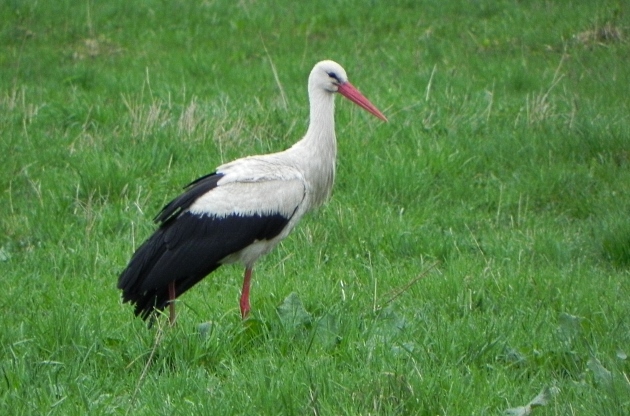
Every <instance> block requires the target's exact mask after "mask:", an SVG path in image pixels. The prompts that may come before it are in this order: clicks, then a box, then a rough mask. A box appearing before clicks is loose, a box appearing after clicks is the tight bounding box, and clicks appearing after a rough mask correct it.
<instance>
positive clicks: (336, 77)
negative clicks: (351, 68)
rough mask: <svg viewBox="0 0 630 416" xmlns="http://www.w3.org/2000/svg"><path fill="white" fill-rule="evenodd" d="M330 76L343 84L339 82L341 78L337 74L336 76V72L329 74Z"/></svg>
mask: <svg viewBox="0 0 630 416" xmlns="http://www.w3.org/2000/svg"><path fill="white" fill-rule="evenodd" d="M328 76H329V77H331V78H333V79H334V80H335V81H337V82H341V81H339V77H338V76H337V74H335V73H334V72H328Z"/></svg>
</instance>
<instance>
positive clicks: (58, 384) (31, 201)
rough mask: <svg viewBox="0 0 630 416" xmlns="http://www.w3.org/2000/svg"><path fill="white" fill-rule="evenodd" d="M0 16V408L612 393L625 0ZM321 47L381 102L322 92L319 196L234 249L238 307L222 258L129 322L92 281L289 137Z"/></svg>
mask: <svg viewBox="0 0 630 416" xmlns="http://www.w3.org/2000/svg"><path fill="white" fill-rule="evenodd" d="M285 3H286V4H285ZM0 16H1V19H0V41H1V43H2V48H0V68H1V69H0V70H1V74H2V76H1V77H0V136H1V137H0V154H1V155H2V156H1V161H2V163H0V191H1V198H2V199H1V201H2V204H0V227H1V228H0V229H1V231H2V232H1V234H0V275H1V276H2V290H1V291H0V305H1V306H2V310H3V311H4V313H3V317H4V318H3V319H4V321H3V323H2V326H0V370H1V374H0V413H2V414H11V415H44V414H46V415H86V414H95V415H98V414H123V415H124V414H129V415H136V414H137V415H156V414H158V415H166V414H173V415H175V414H178V415H179V414H212V415H214V414H226V415H231V414H250V415H255V414H268V415H272V414H273V415H285V414H286V415H308V414H311V415H341V414H346V415H403V414H404V415H427V416H428V415H497V414H505V412H506V411H507V412H508V414H512V415H527V414H529V413H528V412H529V411H530V410H532V411H533V414H534V415H627V414H629V413H630V381H629V374H630V359H628V357H627V354H628V353H630V215H629V213H630V98H629V97H630V94H629V91H630V89H629V85H630V64H629V62H630V4H628V3H627V2H626V1H622V0H602V1H586V0H573V1H571V0H558V1H508V0H501V1H490V0H479V1H455V0H450V1H437V0H435V1H428V0H427V1H409V0H407V1H403V0H400V1H379V0H371V1H365V2H362V1H358V0H341V1H337V2H324V1H315V2H302V3H300V4H298V3H296V2H289V1H276V2H263V1H253V0H245V1H241V2H230V1H222V0H218V1H203V2H202V1H184V0H174V1H157V0H146V1H142V2H127V1H123V0H111V1H108V2H96V1H89V0H87V1H83V2H76V1H69V0H59V1H55V2H52V1H18V0H13V1H8V0H7V1H2V2H0ZM327 58H328V59H334V60H336V61H338V62H339V63H341V64H342V65H343V66H344V67H345V68H346V70H347V72H348V74H349V76H350V79H351V80H352V82H353V84H355V85H356V86H357V87H358V88H359V89H360V90H361V91H362V92H363V93H364V94H365V95H366V96H367V97H369V98H370V100H371V101H372V102H373V103H374V104H375V105H376V106H378V107H379V108H380V109H381V110H383V112H384V113H385V114H386V115H387V116H388V117H389V120H390V122H389V123H381V122H380V121H379V120H376V119H375V118H373V117H371V116H370V115H369V114H367V113H365V112H363V111H361V110H360V109H359V108H357V107H356V106H353V105H352V104H350V103H349V102H347V101H345V100H343V99H342V98H341V97H338V98H337V138H338V141H339V160H338V176H337V183H336V187H335V191H334V194H333V197H332V199H331V201H330V202H329V203H328V204H327V205H326V206H325V207H324V208H322V209H320V210H318V211H317V212H315V213H314V214H311V215H309V216H308V217H306V218H305V219H304V220H303V221H302V223H301V224H300V225H299V226H298V227H297V229H296V230H295V231H294V233H293V234H292V235H291V236H290V237H289V238H287V240H285V241H284V243H283V244H282V245H281V246H279V247H278V248H277V249H276V250H275V251H274V252H273V253H272V254H270V255H269V256H267V257H266V258H264V259H263V260H262V261H260V262H259V263H258V264H257V269H256V272H255V282H254V286H253V292H252V308H253V314H252V317H251V319H249V320H247V321H245V322H242V321H241V319H240V314H239V311H238V296H239V291H240V284H241V278H242V270H241V269H240V268H239V267H225V268H222V269H221V270H219V271H217V272H216V273H214V274H213V275H212V276H211V277H210V278H207V279H206V280H204V281H203V282H202V283H201V284H199V285H198V286H197V287H195V288H194V289H193V290H191V291H190V292H188V293H187V294H186V295H184V296H183V297H182V298H181V300H180V301H179V306H178V307H179V318H178V325H177V326H176V327H174V328H168V327H165V325H164V321H160V322H161V324H160V325H158V327H157V328H153V329H147V328H146V326H145V324H144V323H143V322H142V321H141V320H139V319H137V318H135V317H134V316H133V313H132V307H131V306H130V305H128V304H122V302H121V299H120V293H119V291H118V290H117V289H116V281H117V278H118V275H119V273H120V272H121V271H122V269H123V268H124V267H125V265H126V263H127V261H128V260H129V258H130V256H131V254H132V252H133V249H134V247H137V246H138V245H139V244H140V243H141V242H142V241H144V239H145V238H147V237H148V236H149V235H150V234H151V233H152V231H153V230H154V227H155V226H154V224H153V223H152V222H151V219H152V218H153V216H154V215H155V214H156V213H157V212H158V211H159V209H160V208H161V207H162V206H163V205H164V204H165V203H166V202H168V200H170V199H171V198H172V197H174V196H176V195H177V194H178V193H179V192H180V190H181V187H182V186H183V185H185V184H186V183H188V182H189V181H191V180H193V179H195V178H196V177H198V176H201V175H202V174H205V173H208V172H211V171H212V170H213V169H214V167H215V166H217V165H218V164H220V163H222V162H225V161H228V160H230V159H233V158H237V157H241V156H245V155H250V154H255V153H265V152H271V151H278V150H282V149H284V148H286V147H288V146H290V145H291V144H292V143H294V142H295V141H297V140H298V139H299V138H300V137H301V135H302V134H303V133H304V132H305V129H306V125H307V116H308V102H307V96H306V79H307V76H308V73H309V71H310V69H311V68H312V66H313V65H314V64H315V63H316V62H317V61H319V60H321V59H327ZM274 68H275V71H276V72H277V77H278V78H277V80H276V78H275V76H274ZM202 323H205V324H204V325H202V326H200V324H202ZM539 393H540V394H541V396H538V398H537V399H535V398H536V396H537V395H539ZM532 400H534V402H533V403H531V405H530V407H529V408H528V407H527V405H528V403H529V402H530V401H532ZM543 402H544V405H543Z"/></svg>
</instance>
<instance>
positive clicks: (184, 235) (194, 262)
mask: <svg viewBox="0 0 630 416" xmlns="http://www.w3.org/2000/svg"><path fill="white" fill-rule="evenodd" d="M221 176H222V175H220V174H210V175H206V176H204V177H202V178H200V179H198V180H196V181H195V182H193V183H191V184H190V185H189V186H188V187H187V190H186V192H184V193H183V194H182V195H180V196H179V197H177V198H175V199H174V200H173V201H171V202H170V203H169V204H167V205H166V206H165V207H164V208H163V209H162V211H161V212H160V214H158V216H157V217H156V221H157V222H161V225H160V227H159V228H158V229H157V230H156V231H155V233H154V234H153V235H152V236H151V237H150V238H149V239H148V240H147V241H145V242H144V243H143V244H142V245H141V246H140V247H139V248H138V249H137V250H136V252H135V253H134V255H133V256H132V258H131V260H130V262H129V264H128V266H127V268H126V269H125V270H124V271H123V272H122V274H121V275H120V278H119V280H118V288H119V289H122V291H123V300H124V301H125V302H132V303H134V304H135V314H136V315H139V316H141V317H142V318H143V319H146V318H148V317H149V316H150V315H151V314H152V312H153V311H154V310H155V309H158V310H162V309H164V308H165V307H166V305H167V304H168V301H169V295H168V285H169V283H170V282H173V281H175V291H176V294H177V296H180V295H182V294H183V293H184V292H186V291H187V290H188V289H190V288H191V287H192V286H194V285H195V284H196V283H198V282H199V281H200V280H201V279H203V278H204V277H205V276H207V275H208V274H210V273H211V272H213V271H214V270H215V269H217V268H218V267H219V266H220V265H221V263H219V262H220V261H221V260H222V259H224V258H225V257H226V256H228V255H230V254H232V253H235V252H238V251H240V250H242V249H243V248H245V247H247V246H248V245H250V244H252V243H253V242H254V241H255V240H269V239H271V238H273V237H275V236H277V235H278V234H280V232H281V231H282V229H283V228H284V227H285V226H286V225H287V223H288V222H289V219H290V218H286V217H284V216H283V215H280V214H271V215H264V216H262V215H249V216H243V215H231V216H227V217H214V216H211V215H196V214H191V213H190V212H184V211H185V210H186V209H187V208H188V207H190V205H191V204H193V203H194V201H195V200H197V199H198V198H199V197H200V196H201V195H203V194H205V193H206V192H210V191H211V190H212V189H214V188H216V186H217V182H218V180H219V179H220V178H221Z"/></svg>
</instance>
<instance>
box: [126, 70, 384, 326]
mask: <svg viewBox="0 0 630 416" xmlns="http://www.w3.org/2000/svg"><path fill="white" fill-rule="evenodd" d="M308 91H309V100H310V123H309V128H308V131H307V133H306V135H305V136H304V138H303V139H302V140H300V141H299V142H297V143H296V144H295V145H293V146H292V147H291V148H289V149H287V150H285V151H283V152H278V153H272V154H267V155H260V156H250V157H245V158H242V159H237V160H235V161H233V162H230V163H227V164H224V165H221V166H219V167H218V168H217V169H216V171H215V172H214V173H212V174H210V175H206V176H204V177H202V178H199V179H197V180H196V181H194V182H193V183H191V184H190V185H188V187H187V189H186V191H185V192H184V193H183V194H182V195H180V196H179V197H177V198H175V199H174V200H173V201H171V202H170V203H169V204H168V205H166V206H165V207H164V208H163V209H162V211H161V212H160V213H159V214H158V216H157V217H156V219H155V220H156V222H158V223H159V224H160V227H159V228H158V229H157V230H156V232H155V233H154V234H153V235H152V236H151V237H150V238H149V239H148V240H147V241H146V242H145V243H144V244H142V246H140V247H139V248H138V250H137V251H136V252H135V253H134V255H133V257H132V259H131V261H130V262H129V265H128V266H127V268H126V269H125V270H124V271H123V273H122V274H121V276H120V278H119V281H118V287H119V288H120V289H122V290H123V299H124V300H125V301H129V302H133V303H135V305H136V309H135V313H136V315H140V316H141V317H142V318H145V319H146V318H147V317H149V316H150V315H151V313H152V312H153V311H154V309H158V310H161V309H164V308H165V307H166V305H167V304H169V303H170V304H171V322H172V321H173V320H174V306H173V301H174V300H175V298H176V297H178V296H180V295H181V294H182V293H184V292H185V291H186V290H188V289H189V288H191V287H192V286H193V285H195V284H196V283H197V282H199V281H200V280H201V279H203V278H204V277H205V276H207V275H208V274H210V273H211V272H212V271H214V270H215V269H217V268H218V267H219V266H221V265H223V264H229V263H241V264H242V265H244V266H245V276H244V281H243V290H242V294H241V302H240V307H241V314H242V316H243V317H245V316H246V315H247V314H248V312H249V310H250V305H249V288H250V280H251V273H252V268H253V266H254V263H255V262H256V260H257V259H258V258H259V257H260V256H262V255H263V254H266V253H268V252H269V251H271V250H272V249H273V248H274V247H275V246H276V245H277V244H278V243H279V242H280V241H281V240H282V239H283V238H285V237H286V236H287V235H288V234H289V233H290V232H291V230H292V229H293V227H295V225H296V224H297V222H298V221H299V220H300V218H302V216H303V215H304V214H305V213H306V212H308V211H309V210H311V209H313V208H315V207H317V206H319V205H321V204H322V203H323V202H324V201H325V200H326V199H327V197H328V195H329V194H330V191H331V190H332V186H333V182H334V178H335V159H336V154H337V143H336V138H335V121H334V93H335V92H339V93H341V94H343V95H344V96H346V97H347V98H349V99H350V100H352V101H354V102H355V103H357V104H358V105H360V106H361V107H363V108H365V109H366V110H368V111H370V112H371V113H373V114H374V115H376V116H377V117H379V118H381V119H383V120H386V119H385V116H383V114H382V113H380V112H379V111H378V110H377V109H376V108H375V107H374V106H373V105H372V104H371V103H370V102H369V101H368V100H367V99H366V98H365V97H363V96H362V95H361V94H360V93H359V92H358V91H357V90H356V89H355V88H354V87H353V86H352V85H351V84H350V83H349V82H348V79H347V76H346V73H345V71H344V69H343V68H342V67H341V66H340V65H339V64H337V63H335V62H332V61H322V62H320V63H318V64H317V65H315V67H314V68H313V70H312V71H311V74H310V76H309V84H308Z"/></svg>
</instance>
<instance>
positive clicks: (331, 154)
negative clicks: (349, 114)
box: [294, 88, 337, 207]
mask: <svg viewBox="0 0 630 416" xmlns="http://www.w3.org/2000/svg"><path fill="white" fill-rule="evenodd" d="M308 95H309V100H310V106H311V107H310V120H309V126H308V130H307V131H306V135H305V136H304V138H303V139H302V140H300V141H299V142H298V143H297V144H296V145H295V146H294V150H295V151H297V152H299V153H301V155H300V157H298V158H297V159H298V160H299V161H300V162H299V165H300V170H301V171H302V174H303V175H304V177H305V179H306V180H307V182H308V183H309V185H310V195H309V196H310V199H311V204H310V205H311V206H313V207H315V206H319V205H321V204H322V203H323V202H324V201H325V200H326V199H327V198H328V195H329V194H330V191H331V189H332V186H333V183H334V180H335V159H336V158H337V140H336V138H335V101H334V94H333V93H330V92H327V91H324V90H321V89H318V88H309V94H308Z"/></svg>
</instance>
